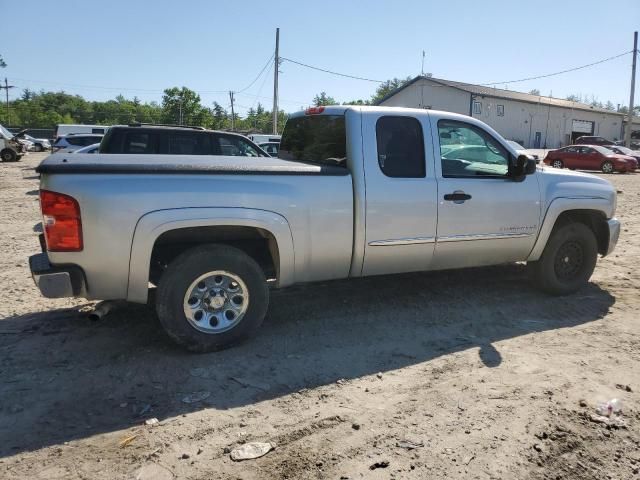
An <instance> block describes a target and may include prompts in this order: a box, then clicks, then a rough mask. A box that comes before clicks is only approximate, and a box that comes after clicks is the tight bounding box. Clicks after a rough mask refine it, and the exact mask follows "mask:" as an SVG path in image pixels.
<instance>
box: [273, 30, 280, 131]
mask: <svg viewBox="0 0 640 480" xmlns="http://www.w3.org/2000/svg"><path fill="white" fill-rule="evenodd" d="M274 62H275V64H274V68H273V134H274V135H277V134H278V66H279V64H280V29H279V28H276V54H275V55H274Z"/></svg>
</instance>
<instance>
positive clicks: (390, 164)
mask: <svg viewBox="0 0 640 480" xmlns="http://www.w3.org/2000/svg"><path fill="white" fill-rule="evenodd" d="M376 142H377V146H378V165H379V166H380V170H382V173H384V174H385V175H386V176H387V177H396V178H424V176H425V160H424V136H423V134H422V126H421V125H420V122H419V121H418V120H417V119H415V118H413V117H380V118H379V119H378V121H377V122H376Z"/></svg>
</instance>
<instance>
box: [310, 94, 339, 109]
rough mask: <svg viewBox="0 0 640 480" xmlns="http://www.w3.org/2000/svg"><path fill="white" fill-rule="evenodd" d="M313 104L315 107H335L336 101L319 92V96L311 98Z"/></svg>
mask: <svg viewBox="0 0 640 480" xmlns="http://www.w3.org/2000/svg"><path fill="white" fill-rule="evenodd" d="M313 104H314V105H315V106H316V107H321V106H324V105H337V104H338V102H336V99H335V98H333V97H330V96H329V95H327V92H320V94H319V95H316V96H315V97H313Z"/></svg>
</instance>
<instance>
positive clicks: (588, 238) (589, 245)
mask: <svg viewBox="0 0 640 480" xmlns="http://www.w3.org/2000/svg"><path fill="white" fill-rule="evenodd" d="M597 258H598V243H597V241H596V237H595V235H594V233H593V231H592V230H591V229H590V228H589V227H587V226H586V225H585V224H583V223H568V224H564V225H562V226H559V227H556V228H554V231H553V232H552V233H551V236H550V237H549V240H548V241H547V245H546V247H545V248H544V251H543V252H542V256H541V257H540V260H538V261H537V262H529V263H528V264H527V269H528V270H529V273H530V275H531V278H532V280H533V283H534V284H535V286H536V287H537V288H539V289H541V290H543V291H545V292H547V293H550V294H553V295H567V294H569V293H573V292H575V291H577V290H578V289H580V288H582V287H583V286H584V285H586V284H587V282H588V281H589V278H590V277H591V274H592V273H593V270H594V268H595V266H596V260H597Z"/></svg>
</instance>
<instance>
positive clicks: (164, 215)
mask: <svg viewBox="0 0 640 480" xmlns="http://www.w3.org/2000/svg"><path fill="white" fill-rule="evenodd" d="M211 226H242V227H256V228H261V229H263V230H266V231H268V232H269V233H270V234H271V235H273V237H274V238H275V239H276V243H277V244H278V252H279V253H278V257H279V265H277V266H276V267H277V270H278V272H279V276H278V285H279V286H286V285H290V284H292V283H294V281H295V277H294V263H295V261H294V260H295V259H294V251H293V237H292V235H291V229H290V227H289V223H288V222H287V220H286V219H285V218H284V217H283V216H282V215H279V214H277V213H275V212H271V211H268V210H258V209H250V208H176V209H169V210H157V211H155V212H150V213H147V214H145V215H143V216H142V217H141V218H140V219H139V220H138V223H137V224H136V228H135V231H134V234H133V241H132V243H131V257H130V261H129V280H128V282H129V283H128V286H127V300H129V301H130V302H137V303H146V301H147V295H148V291H149V268H150V264H151V253H152V251H153V246H154V244H155V242H156V240H157V239H158V237H160V235H162V234H163V233H166V232H168V231H170V230H176V229H180V228H193V227H211Z"/></svg>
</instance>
